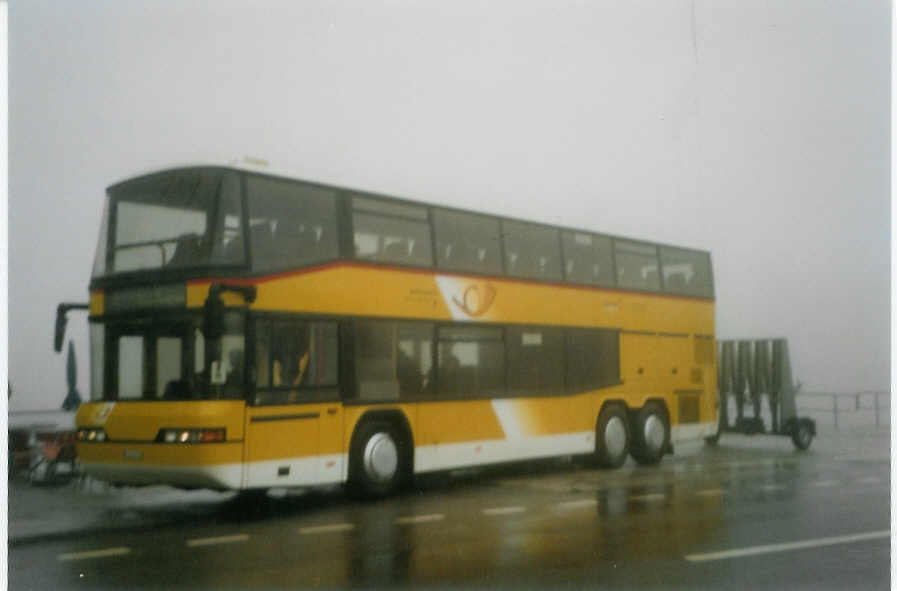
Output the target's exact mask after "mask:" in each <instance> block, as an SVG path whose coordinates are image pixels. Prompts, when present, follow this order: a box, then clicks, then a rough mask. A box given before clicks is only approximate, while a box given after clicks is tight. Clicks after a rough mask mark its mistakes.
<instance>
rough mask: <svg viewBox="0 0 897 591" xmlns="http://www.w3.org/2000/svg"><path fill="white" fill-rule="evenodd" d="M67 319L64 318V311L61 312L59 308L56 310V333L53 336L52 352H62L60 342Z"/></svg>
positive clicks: (63, 337) (63, 335)
mask: <svg viewBox="0 0 897 591" xmlns="http://www.w3.org/2000/svg"><path fill="white" fill-rule="evenodd" d="M67 323H68V318H66V317H65V311H63V310H61V306H60V307H58V308H56V333H55V334H54V335H53V350H54V351H56V352H57V353H61V352H62V341H63V340H64V339H65V325H66V324H67Z"/></svg>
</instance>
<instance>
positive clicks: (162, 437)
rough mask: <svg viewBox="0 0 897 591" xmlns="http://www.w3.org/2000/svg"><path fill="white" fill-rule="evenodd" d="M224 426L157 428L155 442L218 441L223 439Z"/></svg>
mask: <svg viewBox="0 0 897 591" xmlns="http://www.w3.org/2000/svg"><path fill="white" fill-rule="evenodd" d="M225 437H226V430H225V428H224V427H215V428H213V429H159V434H158V435H157V436H156V443H220V442H222V441H224V440H225Z"/></svg>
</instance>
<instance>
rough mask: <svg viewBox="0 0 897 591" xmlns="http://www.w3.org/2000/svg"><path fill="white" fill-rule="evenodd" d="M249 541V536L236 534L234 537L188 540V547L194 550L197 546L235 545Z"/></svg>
mask: <svg viewBox="0 0 897 591" xmlns="http://www.w3.org/2000/svg"><path fill="white" fill-rule="evenodd" d="M248 539H249V535H247V534H235V535H233V536H218V537H217V538H196V539H194V540H187V546H189V547H190V548H193V547H195V546H214V545H215V544H234V543H236V542H245V541H246V540H248Z"/></svg>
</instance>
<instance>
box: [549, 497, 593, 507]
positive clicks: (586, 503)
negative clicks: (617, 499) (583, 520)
mask: <svg viewBox="0 0 897 591" xmlns="http://www.w3.org/2000/svg"><path fill="white" fill-rule="evenodd" d="M597 504H598V501H597V500H595V499H579V500H578V501H564V502H563V503H557V504H556V505H555V507H556V508H558V509H579V508H582V507H594V506H595V505H597Z"/></svg>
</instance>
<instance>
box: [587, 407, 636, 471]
mask: <svg viewBox="0 0 897 591" xmlns="http://www.w3.org/2000/svg"><path fill="white" fill-rule="evenodd" d="M629 448H630V429H629V418H628V415H627V411H626V405H625V403H623V402H622V401H615V400H609V401H607V402H605V403H604V404H603V405H602V407H601V411H600V412H599V413H598V418H597V419H596V421H595V460H596V462H597V463H598V466H600V467H602V468H610V469H614V468H619V467H620V466H622V465H623V464H624V463H625V462H626V456H627V455H629Z"/></svg>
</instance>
